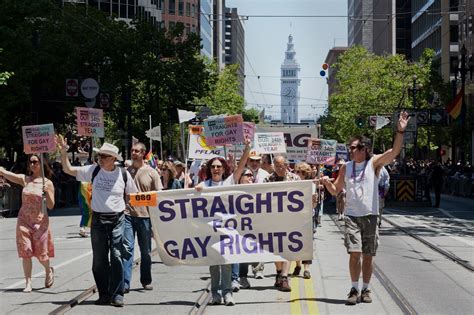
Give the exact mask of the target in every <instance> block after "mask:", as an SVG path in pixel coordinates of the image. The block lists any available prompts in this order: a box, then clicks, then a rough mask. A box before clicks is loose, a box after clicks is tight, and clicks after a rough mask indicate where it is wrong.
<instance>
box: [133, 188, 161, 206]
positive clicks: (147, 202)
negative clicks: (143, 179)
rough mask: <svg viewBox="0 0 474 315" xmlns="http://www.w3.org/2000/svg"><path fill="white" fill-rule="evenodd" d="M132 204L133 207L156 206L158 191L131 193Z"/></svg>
mask: <svg viewBox="0 0 474 315" xmlns="http://www.w3.org/2000/svg"><path fill="white" fill-rule="evenodd" d="M130 205H131V206H133V207H156V205H157V198H156V192H153V191H151V192H141V193H136V194H130Z"/></svg>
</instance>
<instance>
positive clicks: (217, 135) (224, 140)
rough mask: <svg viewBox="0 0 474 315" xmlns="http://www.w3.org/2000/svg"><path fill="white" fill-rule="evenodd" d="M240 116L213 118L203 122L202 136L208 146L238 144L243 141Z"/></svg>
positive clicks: (242, 121)
mask: <svg viewBox="0 0 474 315" xmlns="http://www.w3.org/2000/svg"><path fill="white" fill-rule="evenodd" d="M243 123H244V120H243V119H242V115H233V116H214V117H210V118H209V119H206V120H205V121H204V134H205V135H206V142H207V144H208V145H214V146H221V145H225V144H239V143H242V142H243V141H244V127H243Z"/></svg>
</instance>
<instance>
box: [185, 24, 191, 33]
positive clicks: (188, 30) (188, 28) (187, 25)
mask: <svg viewBox="0 0 474 315" xmlns="http://www.w3.org/2000/svg"><path fill="white" fill-rule="evenodd" d="M189 33H191V24H189V23H186V35H188V34H189Z"/></svg>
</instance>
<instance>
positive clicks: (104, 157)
mask: <svg viewBox="0 0 474 315" xmlns="http://www.w3.org/2000/svg"><path fill="white" fill-rule="evenodd" d="M97 157H98V158H99V159H106V158H109V157H112V155H107V154H100V153H99V154H97Z"/></svg>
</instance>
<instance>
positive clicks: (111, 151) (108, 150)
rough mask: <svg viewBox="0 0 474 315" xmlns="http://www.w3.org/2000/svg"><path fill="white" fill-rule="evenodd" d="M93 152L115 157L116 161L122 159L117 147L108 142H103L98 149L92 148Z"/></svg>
mask: <svg viewBox="0 0 474 315" xmlns="http://www.w3.org/2000/svg"><path fill="white" fill-rule="evenodd" d="M94 152H97V154H105V155H110V156H113V157H114V158H116V159H117V160H118V161H122V156H121V155H120V154H119V149H118V148H117V147H116V146H114V145H113V144H111V143H108V142H104V144H103V145H102V146H101V147H100V149H97V148H94Z"/></svg>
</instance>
